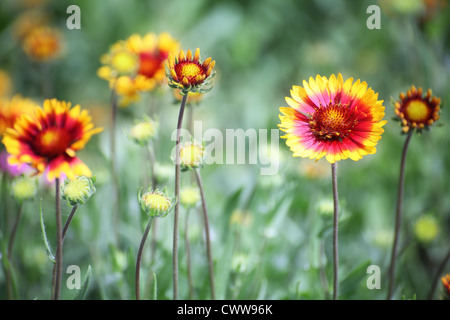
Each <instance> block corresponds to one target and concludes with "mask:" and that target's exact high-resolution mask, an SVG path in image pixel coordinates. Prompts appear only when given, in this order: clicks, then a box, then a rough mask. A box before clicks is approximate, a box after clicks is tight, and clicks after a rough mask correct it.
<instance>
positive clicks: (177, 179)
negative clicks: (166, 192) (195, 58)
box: [173, 94, 187, 300]
mask: <svg viewBox="0 0 450 320" xmlns="http://www.w3.org/2000/svg"><path fill="white" fill-rule="evenodd" d="M186 100H187V94H185V95H184V96H183V98H182V99H181V105H180V112H179V114H178V123H177V137H176V142H175V143H176V144H175V199H176V203H175V210H174V211H175V212H174V218H173V219H174V223H173V300H178V223H179V222H178V220H179V217H178V216H179V212H180V201H179V199H180V173H181V167H180V149H181V141H180V140H181V126H182V124H183V115H184V109H185V107H186Z"/></svg>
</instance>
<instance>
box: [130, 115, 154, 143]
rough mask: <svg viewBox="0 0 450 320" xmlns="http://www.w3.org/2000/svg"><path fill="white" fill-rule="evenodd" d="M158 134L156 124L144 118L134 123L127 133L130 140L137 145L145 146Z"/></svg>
mask: <svg viewBox="0 0 450 320" xmlns="http://www.w3.org/2000/svg"><path fill="white" fill-rule="evenodd" d="M157 132H158V123H157V122H156V121H155V120H153V119H151V118H148V117H146V118H145V119H144V120H141V121H138V122H136V124H135V125H134V126H133V127H131V129H130V131H129V136H130V138H131V139H132V140H133V141H134V142H136V143H137V144H139V145H146V144H148V143H149V142H150V140H152V139H153V138H154V137H155V136H156V134H157Z"/></svg>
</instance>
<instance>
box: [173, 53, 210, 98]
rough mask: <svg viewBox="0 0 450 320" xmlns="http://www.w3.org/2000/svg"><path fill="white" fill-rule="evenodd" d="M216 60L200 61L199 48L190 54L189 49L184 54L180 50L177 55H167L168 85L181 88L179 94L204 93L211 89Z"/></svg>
mask: <svg viewBox="0 0 450 320" xmlns="http://www.w3.org/2000/svg"><path fill="white" fill-rule="evenodd" d="M215 64H216V62H215V61H212V59H211V58H207V59H206V60H205V61H203V63H202V62H201V61H200V49H198V48H197V50H195V54H194V56H192V52H191V50H188V51H187V53H186V55H185V54H184V51H183V50H181V51H180V53H179V54H178V55H177V56H173V55H172V54H170V55H169V58H168V59H167V72H166V73H167V78H168V79H169V86H170V87H171V88H175V89H181V94H182V95H184V94H186V93H188V92H199V93H205V92H208V91H209V90H211V88H212V86H211V79H212V77H213V76H214V73H213V72H212V70H213V68H214V66H215Z"/></svg>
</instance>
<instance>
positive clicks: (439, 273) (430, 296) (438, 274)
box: [428, 250, 450, 300]
mask: <svg viewBox="0 0 450 320" xmlns="http://www.w3.org/2000/svg"><path fill="white" fill-rule="evenodd" d="M449 260H450V250H449V251H448V252H447V255H446V256H445V258H444V260H443V261H442V263H441V265H440V266H439V268H438V271H437V272H436V275H435V276H434V279H433V284H432V286H431V289H430V293H429V294H428V300H431V299H433V296H434V293H435V291H436V287H437V284H438V282H439V278H440V277H442V273H443V272H444V269H445V266H446V265H447V263H448V261H449Z"/></svg>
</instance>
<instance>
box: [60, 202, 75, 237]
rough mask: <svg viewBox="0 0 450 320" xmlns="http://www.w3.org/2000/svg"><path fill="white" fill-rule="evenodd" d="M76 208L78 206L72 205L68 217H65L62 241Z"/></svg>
mask: <svg viewBox="0 0 450 320" xmlns="http://www.w3.org/2000/svg"><path fill="white" fill-rule="evenodd" d="M77 209H78V206H74V207H73V208H72V211H71V212H70V214H69V217H68V218H67V221H66V223H65V224H64V229H63V233H62V239H63V241H64V238H65V237H66V233H67V230H68V229H69V225H70V223H71V222H72V219H73V217H74V216H75V212H76V211H77Z"/></svg>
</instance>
